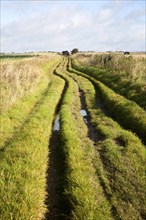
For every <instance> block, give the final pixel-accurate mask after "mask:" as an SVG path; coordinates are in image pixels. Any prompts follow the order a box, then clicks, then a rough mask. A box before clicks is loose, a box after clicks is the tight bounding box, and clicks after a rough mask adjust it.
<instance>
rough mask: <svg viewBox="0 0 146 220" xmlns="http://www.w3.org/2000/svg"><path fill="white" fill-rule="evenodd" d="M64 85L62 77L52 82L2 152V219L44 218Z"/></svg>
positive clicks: (0, 166)
mask: <svg viewBox="0 0 146 220" xmlns="http://www.w3.org/2000/svg"><path fill="white" fill-rule="evenodd" d="M63 87H64V81H63V80H62V79H60V78H58V77H56V76H54V77H52V82H51V83H49V84H48V88H47V89H46V91H45V94H44V96H43V97H42V99H41V100H39V102H37V104H36V106H35V108H34V109H33V112H32V113H31V115H30V118H29V119H28V120H27V121H26V123H25V124H24V125H23V128H21V130H20V131H19V133H17V135H16V136H15V137H14V138H13V140H11V142H10V143H8V144H7V146H6V147H5V148H3V149H1V151H0V160H1V163H0V171H1V173H0V175H1V178H0V190H1V193H0V194H1V197H0V204H1V206H0V216H1V219H2V220H6V219H21V220H23V219H24V220H30V219H34V220H36V219H42V218H43V215H44V213H45V210H46V208H45V205H44V201H45V194H46V169H47V163H48V142H49V138H50V135H51V129H52V122H53V118H54V112H55V108H56V106H57V104H58V101H59V99H60V97H61V94H62V90H63Z"/></svg>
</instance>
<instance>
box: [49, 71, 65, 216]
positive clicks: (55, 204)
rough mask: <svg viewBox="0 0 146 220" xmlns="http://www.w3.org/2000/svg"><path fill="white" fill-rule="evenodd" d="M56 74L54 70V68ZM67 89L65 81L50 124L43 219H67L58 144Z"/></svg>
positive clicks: (62, 154) (63, 180)
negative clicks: (50, 132) (45, 210)
mask: <svg viewBox="0 0 146 220" xmlns="http://www.w3.org/2000/svg"><path fill="white" fill-rule="evenodd" d="M54 74H55V75H56V70H54ZM66 90H67V84H66V83H65V86H64V89H63V92H62V95H61V98H60V100H59V102H58V105H57V107H56V111H55V115H54V121H53V124H52V136H51V138H50V142H49V160H48V161H49V162H48V168H47V173H46V181H47V189H46V191H47V197H46V201H45V204H46V206H47V208H48V210H47V212H46V215H45V220H56V219H59V220H65V219H68V215H69V214H68V210H69V205H68V201H67V199H66V197H65V195H64V184H65V172H66V171H65V170H66V169H65V156H64V153H63V151H62V149H61V144H60V141H61V140H60V116H59V112H60V108H61V104H62V100H63V97H64V94H65V93H66Z"/></svg>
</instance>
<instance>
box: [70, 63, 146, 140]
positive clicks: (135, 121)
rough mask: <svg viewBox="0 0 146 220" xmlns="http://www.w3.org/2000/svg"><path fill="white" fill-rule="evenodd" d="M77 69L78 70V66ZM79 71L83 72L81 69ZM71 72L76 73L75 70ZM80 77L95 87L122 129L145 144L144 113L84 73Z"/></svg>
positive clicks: (145, 118)
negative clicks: (136, 136) (133, 133)
mask: <svg viewBox="0 0 146 220" xmlns="http://www.w3.org/2000/svg"><path fill="white" fill-rule="evenodd" d="M73 66H74V65H73ZM77 68H78V69H80V67H79V66H78V67H77ZM81 70H82V71H83V69H82V68H81ZM72 71H73V72H75V73H78V71H76V70H72ZM82 76H84V77H86V78H88V79H89V80H90V81H91V82H92V83H93V84H94V85H95V87H96V90H97V91H98V93H99V95H100V97H101V99H102V102H103V103H104V105H105V107H106V108H107V109H108V112H109V113H110V115H111V116H112V117H113V118H114V119H115V120H116V121H118V123H120V125H122V126H123V127H124V128H126V129H129V130H132V131H133V132H135V133H136V134H137V135H138V136H139V137H140V138H141V139H142V140H143V141H144V143H146V135H145V134H146V112H145V111H144V110H143V109H142V108H141V107H140V106H138V105H137V104H136V103H135V102H132V101H130V100H128V99H126V98H124V97H123V96H121V95H118V94H117V93H115V92H114V91H113V90H111V89H110V88H108V87H107V86H105V85H104V84H103V83H101V82H100V81H98V80H96V79H94V77H91V76H90V75H88V74H84V73H82Z"/></svg>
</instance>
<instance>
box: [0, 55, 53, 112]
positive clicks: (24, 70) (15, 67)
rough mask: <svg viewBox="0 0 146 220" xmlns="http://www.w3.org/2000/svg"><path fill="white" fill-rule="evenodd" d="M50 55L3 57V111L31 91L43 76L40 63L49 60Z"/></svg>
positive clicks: (43, 63) (0, 107)
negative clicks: (13, 58)
mask: <svg viewBox="0 0 146 220" xmlns="http://www.w3.org/2000/svg"><path fill="white" fill-rule="evenodd" d="M56 58H57V56H56V57H55V58H54V57H53V56H52V57H51V56H50V57H46V58H44V57H42V58H41V57H35V58H27V59H23V60H11V59H5V60H2V61H1V63H0V70H1V76H0V77H1V85H0V87H1V94H0V95H1V103H0V104H1V105H0V111H1V112H4V111H6V110H7V109H8V108H10V107H11V106H12V105H14V104H15V103H16V102H17V101H18V100H19V99H21V98H22V97H24V96H25V95H26V94H28V93H33V91H34V90H35V88H36V87H37V85H38V82H39V81H40V80H41V78H42V76H43V69H42V68H41V66H42V65H45V64H46V63H48V62H51V61H52V60H53V59H56Z"/></svg>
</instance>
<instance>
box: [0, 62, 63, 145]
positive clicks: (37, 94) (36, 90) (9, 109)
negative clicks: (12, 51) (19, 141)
mask: <svg viewBox="0 0 146 220" xmlns="http://www.w3.org/2000/svg"><path fill="white" fill-rule="evenodd" d="M59 61H60V59H57V60H52V61H51V62H49V63H46V62H47V60H46V61H45V63H44V61H43V63H44V66H42V67H40V69H39V67H38V69H37V71H38V75H39V73H42V75H39V77H38V78H39V79H37V80H36V81H38V82H36V83H35V80H34V82H32V83H31V84H30V82H28V79H27V77H26V75H25V74H23V72H22V69H21V68H20V69H19V70H21V71H20V72H21V77H18V84H19V85H20V86H18V87H16V85H15V84H16V83H15V82H16V79H17V74H16V73H14V74H13V75H14V77H13V78H12V79H11V75H10V74H9V72H8V71H5V72H4V73H2V75H3V76H5V77H3V78H2V81H1V83H2V88H3V85H4V84H5V85H7V86H6V88H5V90H3V89H2V91H3V92H2V94H1V109H2V113H1V115H0V121H1V136H0V148H3V145H4V144H5V142H7V141H8V138H9V139H10V140H9V141H11V138H13V135H14V134H15V133H17V132H19V128H21V127H23V124H24V123H25V122H26V121H27V120H28V118H29V116H31V113H32V111H33V109H34V108H35V105H37V103H38V102H39V101H40V100H41V99H42V98H43V96H44V94H45V93H46V90H47V87H48V84H49V83H51V74H50V76H49V77H48V71H50V72H51V71H52V69H53V68H55V67H54V66H56V65H57V64H58V62H59ZM27 62H29V61H26V63H27ZM10 63H11V62H10ZM18 63H19V62H18ZM29 64H30V63H29ZM10 65H11V64H10ZM8 66H9V65H8ZM32 66H33V65H32ZM12 67H13V65H12ZM6 69H7V68H6ZM8 69H9V68H8ZM12 69H13V68H12ZM25 70H27V68H26V69H25ZM32 70H33V68H32ZM16 72H17V71H16ZM31 73H32V78H33V79H35V76H36V72H33V71H32V72H31ZM39 80H40V81H39ZM22 82H23V83H22ZM27 84H29V87H28V90H25V88H26V87H27ZM10 86H12V88H13V87H14V88H15V90H14V94H13V93H11V92H10V91H12V88H11V87H10ZM20 90H21V91H22V92H21V95H19V93H18V92H17V91H20ZM8 92H9V96H7V93H8ZM15 94H17V96H16V95H15ZM22 94H23V97H22V98H20V97H21V96H22ZM14 97H15V102H14V103H15V105H14V103H13V106H11V100H13V99H14ZM8 101H10V103H8ZM6 103H8V105H7V104H6Z"/></svg>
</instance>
